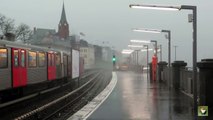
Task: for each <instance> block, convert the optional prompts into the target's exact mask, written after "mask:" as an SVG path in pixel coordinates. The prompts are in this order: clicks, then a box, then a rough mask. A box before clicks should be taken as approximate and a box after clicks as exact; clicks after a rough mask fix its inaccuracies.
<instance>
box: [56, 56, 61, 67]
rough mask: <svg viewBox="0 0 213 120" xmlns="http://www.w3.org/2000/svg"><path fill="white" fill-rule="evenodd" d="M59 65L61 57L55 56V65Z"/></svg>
mask: <svg viewBox="0 0 213 120" xmlns="http://www.w3.org/2000/svg"><path fill="white" fill-rule="evenodd" d="M60 63H61V55H60V54H56V65H60Z"/></svg>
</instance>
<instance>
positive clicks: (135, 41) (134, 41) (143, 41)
mask: <svg viewBox="0 0 213 120" xmlns="http://www.w3.org/2000/svg"><path fill="white" fill-rule="evenodd" d="M130 42H133V43H151V41H147V40H130Z"/></svg>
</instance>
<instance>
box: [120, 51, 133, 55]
mask: <svg viewBox="0 0 213 120" xmlns="http://www.w3.org/2000/svg"><path fill="white" fill-rule="evenodd" d="M121 53H122V54H131V53H132V52H125V51H122V52H121Z"/></svg>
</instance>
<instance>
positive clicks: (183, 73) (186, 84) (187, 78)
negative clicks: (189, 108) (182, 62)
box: [162, 67, 199, 97]
mask: <svg viewBox="0 0 213 120" xmlns="http://www.w3.org/2000/svg"><path fill="white" fill-rule="evenodd" d="M169 71H171V72H170V74H171V76H170V79H169ZM197 78H198V80H197V81H198V84H199V72H198V74H197ZM162 80H163V82H165V83H166V84H167V85H168V86H171V87H173V72H172V67H171V68H168V67H165V68H164V69H163V71H162ZM169 83H170V85H169ZM198 88H199V87H198ZM179 89H180V90H181V91H182V92H184V93H185V94H187V95H189V96H190V97H193V79H192V68H189V67H185V68H181V69H180V88H179ZM198 92H199V89H198Z"/></svg>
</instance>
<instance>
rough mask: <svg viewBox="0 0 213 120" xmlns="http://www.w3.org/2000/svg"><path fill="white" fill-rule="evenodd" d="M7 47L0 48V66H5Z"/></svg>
mask: <svg viewBox="0 0 213 120" xmlns="http://www.w3.org/2000/svg"><path fill="white" fill-rule="evenodd" d="M7 65H8V63H7V49H6V48H2V49H0V68H7Z"/></svg>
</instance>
